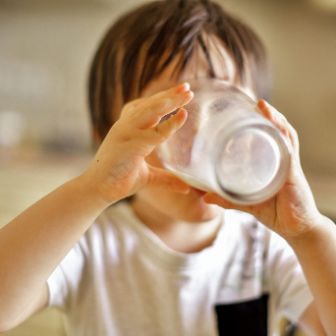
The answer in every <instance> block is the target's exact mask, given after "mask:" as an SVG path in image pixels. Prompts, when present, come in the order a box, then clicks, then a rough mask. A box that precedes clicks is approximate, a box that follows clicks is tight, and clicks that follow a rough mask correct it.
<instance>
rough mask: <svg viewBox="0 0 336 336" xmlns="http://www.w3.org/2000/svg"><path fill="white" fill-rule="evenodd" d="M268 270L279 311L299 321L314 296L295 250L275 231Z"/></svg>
mask: <svg viewBox="0 0 336 336" xmlns="http://www.w3.org/2000/svg"><path fill="white" fill-rule="evenodd" d="M268 270H269V285H270V287H271V292H272V294H273V295H275V298H274V299H275V305H276V309H277V311H278V312H280V313H281V314H282V315H284V316H285V317H286V318H288V319H289V320H290V321H292V322H297V321H298V319H299V318H300V316H301V315H302V313H303V312H304V311H305V309H306V308H307V307H308V306H309V304H310V303H311V302H312V301H313V296H312V294H311V291H310V289H309V287H308V284H307V282H306V279H305V276H304V274H303V271H302V268H301V265H300V264H299V262H298V260H297V257H296V255H295V254H294V251H293V250H292V248H291V247H290V246H289V245H288V243H287V242H286V241H285V240H284V239H283V238H281V237H280V236H279V235H277V234H275V233H272V234H271V237H270V244H269V250H268Z"/></svg>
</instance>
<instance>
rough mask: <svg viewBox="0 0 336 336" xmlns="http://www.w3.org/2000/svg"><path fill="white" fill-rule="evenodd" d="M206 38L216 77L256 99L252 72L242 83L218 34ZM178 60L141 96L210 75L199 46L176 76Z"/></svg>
mask: <svg viewBox="0 0 336 336" xmlns="http://www.w3.org/2000/svg"><path fill="white" fill-rule="evenodd" d="M206 38H207V49H208V52H209V55H210V57H211V62H212V65H213V69H214V74H215V78H216V79H219V80H223V81H225V82H226V83H227V84H230V85H233V86H236V87H238V88H239V89H241V90H242V91H244V92H245V93H246V94H247V95H249V96H250V97H251V98H253V99H255V98H256V94H255V92H254V90H253V85H252V81H251V80H250V78H251V76H250V74H246V81H245V83H241V82H240V80H239V74H238V69H237V68H236V65H235V62H234V60H233V58H232V56H231V55H230V54H229V52H228V51H227V50H226V48H225V46H223V43H222V42H221V41H220V40H219V39H218V38H217V37H216V36H208V37H206ZM163 58H164V57H163ZM144 61H145V60H144ZM178 62H179V58H178V56H177V57H176V58H175V59H174V60H173V61H172V62H171V63H170V64H169V65H168V66H167V67H166V69H165V70H164V71H163V72H162V73H161V74H160V75H159V76H158V77H156V78H154V79H152V80H151V81H150V82H149V83H148V84H147V86H146V87H145V88H144V90H143V91H142V92H141V96H142V97H146V96H150V95H152V94H154V93H156V92H159V91H162V90H165V89H168V88H170V87H172V86H174V85H176V84H178V83H180V82H184V81H188V80H195V79H201V78H209V77H210V75H209V61H208V60H207V59H206V57H205V55H204V52H203V51H202V50H201V49H200V47H199V46H197V49H196V50H195V51H194V53H193V55H192V57H191V60H190V62H189V63H188V65H187V66H186V68H185V69H184V70H183V72H182V73H181V74H179V75H178V76H176V75H175V72H174V70H175V69H176V66H177V64H178Z"/></svg>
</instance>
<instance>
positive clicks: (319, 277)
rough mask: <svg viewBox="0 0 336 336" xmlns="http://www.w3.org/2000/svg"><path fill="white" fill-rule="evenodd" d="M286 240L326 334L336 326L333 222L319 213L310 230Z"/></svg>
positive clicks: (335, 268)
mask: <svg viewBox="0 0 336 336" xmlns="http://www.w3.org/2000/svg"><path fill="white" fill-rule="evenodd" d="M288 242H289V243H290V245H291V246H292V248H293V249H294V251H295V253H296V255H297V257H298V259H299V262H300V264H301V266H302V268H303V271H304V273H305V276H306V278H307V281H308V284H309V286H310V289H311V291H312V293H313V296H314V301H315V305H316V308H317V310H318V314H319V316H320V319H321V322H322V324H323V327H324V329H325V331H326V332H327V334H328V335H333V333H334V332H335V330H336V320H335V314H336V267H335V262H336V226H335V224H334V223H333V222H332V221H331V220H330V219H328V218H326V217H324V216H321V217H320V218H318V219H317V223H316V225H315V226H314V229H313V230H311V231H310V232H309V233H306V234H304V235H303V236H300V237H297V238H295V239H289V240H288Z"/></svg>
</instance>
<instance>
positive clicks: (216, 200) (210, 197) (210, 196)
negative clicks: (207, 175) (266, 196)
mask: <svg viewBox="0 0 336 336" xmlns="http://www.w3.org/2000/svg"><path fill="white" fill-rule="evenodd" d="M203 200H204V201H205V202H206V203H208V204H216V205H219V206H220V207H222V208H225V209H235V210H239V211H243V212H247V213H250V214H252V215H256V209H255V207H254V206H250V205H241V204H236V203H232V202H230V201H228V200H226V199H224V198H223V197H221V196H219V195H217V194H214V193H207V194H205V195H204V196H203Z"/></svg>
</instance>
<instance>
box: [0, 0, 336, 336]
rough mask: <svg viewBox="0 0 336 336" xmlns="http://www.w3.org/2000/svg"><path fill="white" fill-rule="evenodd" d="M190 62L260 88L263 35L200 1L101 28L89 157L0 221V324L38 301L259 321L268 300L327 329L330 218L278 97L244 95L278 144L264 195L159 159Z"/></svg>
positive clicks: (120, 317) (72, 328)
mask: <svg viewBox="0 0 336 336" xmlns="http://www.w3.org/2000/svg"><path fill="white" fill-rule="evenodd" d="M202 77H215V78H218V79H221V80H223V81H226V82H228V83H230V84H232V85H235V86H237V87H239V88H240V89H241V90H242V91H244V92H245V93H247V94H249V95H250V96H252V97H265V96H267V85H265V83H267V65H266V62H265V54H264V49H263V47H262V44H261V43H260V41H259V39H258V38H257V37H256V35H255V34H254V33H253V32H252V31H251V30H250V29H249V28H248V27H246V26H245V25H244V24H242V23H240V22H239V21H237V20H236V19H235V18H233V17H232V16H230V15H229V14H227V13H226V12H224V11H223V9H222V8H221V7H220V6H218V5H216V4H214V3H212V2H210V1H201V0H200V1H191V0H190V1H188V0H187V1H174V0H167V1H159V2H153V3H148V4H146V5H143V6H142V7H140V8H138V9H136V10H134V11H133V12H131V13H128V14H126V15H125V16H124V17H122V18H120V19H119V20H118V21H117V22H116V23H115V24H114V25H113V26H112V27H111V29H110V30H109V31H108V32H107V34H106V36H105V38H104V40H103V41H102V43H101V45H100V47H99V49H98V51H97V53H96V56H95V58H94V61H93V64H92V69H91V75H90V111H91V116H92V123H93V127H94V131H95V137H96V139H97V140H98V142H102V143H101V145H100V147H99V149H98V151H97V153H96V155H95V157H94V159H93V160H92V163H91V164H90V166H89V167H88V168H87V169H86V170H85V171H84V172H83V174H81V175H80V176H78V177H77V178H75V179H73V180H71V181H69V182H67V183H65V184H64V185H63V186H61V187H60V188H59V189H57V190H55V191H54V192H52V193H51V194H49V195H47V196H46V197H45V198H44V199H42V200H41V201H39V202H37V203H36V204H35V205H33V206H32V207H31V208H30V209H28V210H27V211H25V212H24V213H22V214H21V215H20V216H18V217H17V218H16V219H14V220H13V221H12V222H11V223H9V224H8V225H7V226H6V227H5V228H3V229H2V230H1V233H0V279H1V288H0V310H1V316H0V328H1V330H6V329H10V328H12V327H14V326H16V325H17V324H19V323H20V322H21V321H23V320H24V319H26V318H27V317H28V316H30V315H31V314H33V313H34V312H36V311H38V310H40V309H42V308H43V307H45V306H47V305H48V304H49V305H54V306H58V307H60V308H61V309H63V310H64V312H65V313H66V316H67V323H66V328H67V333H68V334H69V335H71V334H73V335H169V336H170V335H217V334H219V335H258V336H260V335H267V334H268V333H271V332H272V330H273V323H274V319H275V315H276V313H277V312H278V311H281V312H282V313H284V314H286V315H287V316H288V317H289V318H291V319H292V320H293V321H298V323H299V324H300V325H301V326H302V328H303V329H304V330H305V331H306V332H307V333H308V334H310V335H324V334H326V333H327V334H328V335H333V333H335V331H336V323H335V319H334V313H333V311H334V310H335V309H336V297H335V293H336V274H335V272H334V258H335V256H336V244H335V242H336V231H335V228H334V226H333V224H332V222H331V221H330V220H329V219H328V218H325V217H324V216H322V215H321V214H320V213H319V211H318V210H317V208H316V205H315V202H314V199H313V196H312V193H311V191H310V188H309V186H308V184H307V182H306V180H305V177H304V175H303V172H302V170H301V167H300V162H299V153H298V139H297V135H296V133H295V131H294V130H293V128H292V127H291V126H290V125H289V123H288V122H287V121H286V119H285V118H284V117H283V116H282V115H281V114H280V113H279V112H277V111H276V110H275V109H274V108H273V107H271V106H270V105H268V104H267V103H266V102H265V101H264V100H260V101H259V103H258V106H259V109H260V113H262V114H263V115H264V116H265V117H266V118H268V119H269V120H270V121H271V122H273V123H274V125H275V126H276V127H278V128H279V130H280V131H281V132H282V133H283V134H284V135H285V136H286V137H287V138H288V140H289V141H290V142H291V144H292V147H293V155H292V162H291V170H290V173H289V176H288V179H287V181H286V183H285V185H284V186H283V188H282V189H281V190H280V192H279V193H278V194H277V195H276V196H275V197H274V198H272V199H271V200H268V201H266V202H264V203H262V204H258V205H255V206H248V207H241V206H236V205H234V204H232V203H229V202H227V201H226V200H224V199H221V198H220V197H218V196H216V195H213V194H206V195H205V193H204V192H202V191H200V190H197V189H195V188H192V187H189V186H187V185H186V184H185V183H183V182H181V181H180V180H178V179H177V178H175V177H174V176H172V175H171V174H170V173H168V172H167V171H165V170H163V169H162V167H161V164H160V161H159V159H158V158H157V156H156V155H155V148H156V147H157V146H158V145H159V144H160V143H162V142H163V141H165V140H166V139H167V138H168V137H169V136H171V134H173V133H174V131H176V129H178V128H179V127H181V125H182V124H183V123H184V122H185V120H186V118H187V111H186V110H185V109H184V108H183V106H184V105H186V104H187V103H188V102H189V101H190V100H191V99H192V97H193V93H192V92H191V90H190V87H189V85H188V84H187V83H183V84H179V85H177V83H181V82H185V81H186V80H188V79H190V78H193V79H194V78H202ZM176 110H177V113H176V114H174V115H172V116H171V117H170V118H163V117H164V116H166V115H169V114H170V113H171V112H173V111H176ZM119 111H121V112H120V113H119ZM111 126H112V127H111ZM132 195H134V196H133V197H132V198H129V199H128V201H125V202H120V203H118V204H115V203H117V202H118V201H120V200H123V199H126V198H128V197H129V196H132ZM210 203H215V204H216V205H214V204H210ZM112 204H113V206H111V205H112ZM218 205H219V206H218ZM230 208H233V209H238V210H241V211H242V212H240V211H236V210H227V209H230ZM248 213H250V214H252V215H253V216H252V215H250V214H248ZM261 223H263V224H261ZM266 226H267V227H268V228H270V229H271V230H272V231H275V232H276V233H277V234H276V233H274V232H273V233H271V232H272V231H270V230H269V229H268V228H266ZM84 233H85V235H83V234H84ZM280 236H282V238H280ZM283 238H284V239H283ZM78 240H79V242H78ZM286 240H287V242H286ZM76 243H77V244H76ZM288 243H289V244H290V245H291V247H292V248H293V250H294V252H295V254H296V256H297V257H298V259H297V258H296V257H295V254H294V253H293V251H292V249H291V248H290V247H289V246H288ZM74 245H75V246H74ZM69 251H70V252H69ZM8 253H10V254H9V255H10V258H8V257H7V255H8ZM299 263H300V264H301V266H302V269H303V271H304V272H305V275H306V278H307V282H308V283H309V287H308V285H307V284H306V281H305V278H304V276H303V274H302V271H301V268H300V265H299ZM57 265H58V266H57ZM321 265H323V267H321ZM311 293H312V294H311Z"/></svg>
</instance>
